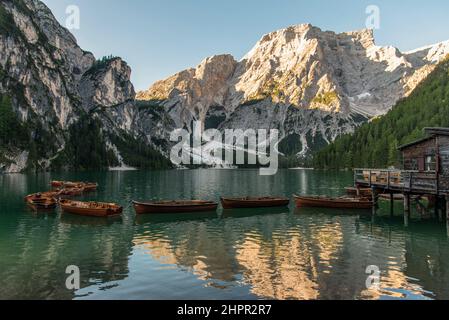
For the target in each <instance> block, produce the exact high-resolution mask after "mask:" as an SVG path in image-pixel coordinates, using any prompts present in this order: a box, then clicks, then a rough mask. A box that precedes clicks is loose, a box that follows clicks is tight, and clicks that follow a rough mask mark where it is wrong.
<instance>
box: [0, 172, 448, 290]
mask: <svg viewBox="0 0 449 320" xmlns="http://www.w3.org/2000/svg"><path fill="white" fill-rule="evenodd" d="M56 178H57V179H66V180H90V181H93V180H95V181H98V182H99V183H100V186H101V188H100V189H99V191H98V192H97V193H94V194H91V195H88V196H86V199H93V200H99V201H102V200H108V201H111V200H114V201H117V202H119V203H120V204H122V205H123V206H125V212H124V215H123V216H122V217H121V218H118V219H113V220H102V219H89V218H82V217H77V216H71V215H66V214H63V213H61V212H56V213H53V214H52V213H49V214H42V215H35V214H33V213H31V212H29V211H28V210H27V209H26V208H25V207H24V204H23V196H24V195H25V194H27V193H31V192H35V191H38V190H42V189H45V188H46V186H48V182H49V181H50V180H51V179H56ZM351 180H352V175H351V173H345V172H333V173H331V172H318V171H292V170H283V171H280V172H279V174H278V175H277V176H275V177H260V176H259V175H258V171H257V170H195V171H185V170H183V171H165V172H114V173H95V174H93V173H90V174H88V173H80V174H76V173H67V174H61V175H57V176H56V175H51V176H50V175H37V176H27V175H10V176H0V183H1V185H2V186H3V188H2V191H1V193H0V201H1V203H2V210H1V212H0V257H1V260H0V298H2V299H9V298H22V299H30V298H33V299H36V298H37V299H73V298H75V299H260V298H263V299H398V298H400V299H428V298H430V299H449V289H448V284H449V279H448V272H447V270H449V266H448V264H449V250H448V249H449V245H448V243H449V241H448V237H447V233H446V229H445V226H444V225H442V224H439V223H438V222H436V221H419V220H417V219H416V218H415V219H414V221H413V222H412V223H411V225H410V226H409V227H408V228H406V227H404V225H403V219H402V216H401V214H400V210H401V204H400V203H398V204H397V208H396V209H397V210H396V211H397V213H398V214H397V217H395V218H390V217H389V215H388V214H386V212H388V209H387V208H388V203H383V204H382V207H381V210H380V212H379V216H377V217H374V218H372V216H371V215H370V213H369V212H368V213H366V212H347V211H336V210H325V209H293V206H292V207H291V208H281V209H256V210H251V209H249V210H225V211H222V210H220V211H219V212H218V213H202V214H193V215H168V216H167V215H165V216H161V215H156V216H137V217H136V216H135V214H134V212H133V210H132V208H131V206H130V205H129V202H130V200H131V199H139V200H144V199H171V198H176V199H177V198H204V199H213V200H217V199H218V197H219V196H220V195H226V196H238V195H269V194H273V195H285V196H290V195H291V194H294V193H300V194H331V195H337V194H340V193H341V192H342V190H343V188H344V187H345V186H347V185H350V184H351ZM384 207H385V208H384ZM365 213H366V214H365ZM69 265H77V266H79V268H80V271H81V287H82V288H81V289H80V290H78V291H76V292H75V293H74V292H71V291H69V290H67V289H66V288H65V281H66V278H67V274H65V269H66V267H67V266H69ZM370 265H375V266H377V267H379V269H380V271H381V285H380V289H379V290H370V289H367V287H366V281H367V278H368V276H369V274H367V273H366V268H367V267H368V266H370Z"/></svg>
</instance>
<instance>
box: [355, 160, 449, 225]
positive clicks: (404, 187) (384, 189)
mask: <svg viewBox="0 0 449 320" xmlns="http://www.w3.org/2000/svg"><path fill="white" fill-rule="evenodd" d="M354 185H355V186H356V187H357V188H360V189H362V188H371V189H372V192H373V201H374V204H375V207H377V204H378V203H377V201H378V199H379V195H380V194H389V195H390V201H391V206H390V208H391V214H392V215H393V210H394V209H393V208H394V205H393V203H394V196H395V195H396V194H401V195H403V196H404V219H405V224H406V225H408V223H409V220H410V215H411V198H412V196H418V197H424V196H426V197H428V198H429V199H432V200H433V201H432V202H433V203H432V205H433V208H434V212H435V215H436V216H437V217H438V219H439V220H440V221H443V218H444V217H446V221H447V222H449V190H448V188H447V181H441V176H440V175H438V173H437V172H436V171H435V172H429V171H427V172H420V171H410V170H385V169H355V170H354Z"/></svg>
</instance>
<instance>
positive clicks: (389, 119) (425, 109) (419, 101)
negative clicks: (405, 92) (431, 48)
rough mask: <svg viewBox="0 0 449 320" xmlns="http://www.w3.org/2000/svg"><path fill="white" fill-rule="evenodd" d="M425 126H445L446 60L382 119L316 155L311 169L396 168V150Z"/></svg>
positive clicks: (448, 120) (448, 104)
mask: <svg viewBox="0 0 449 320" xmlns="http://www.w3.org/2000/svg"><path fill="white" fill-rule="evenodd" d="M425 127H449V57H446V59H445V60H443V61H442V62H441V63H440V64H439V65H438V66H437V68H436V69H435V70H434V71H433V73H431V74H430V75H429V77H428V78H427V79H426V80H425V81H424V82H423V83H421V84H420V85H419V86H418V87H417V88H416V89H415V90H414V92H413V93H412V94H411V95H410V96H409V97H407V98H405V99H403V100H401V101H399V102H398V103H397V105H396V106H395V107H394V108H393V109H392V110H391V111H390V112H389V113H387V114H386V115H385V116H382V117H379V118H376V119H374V120H372V121H371V122H370V123H367V124H365V125H363V126H361V127H360V128H358V129H356V131H355V133H354V134H348V135H344V136H341V137H340V138H338V139H337V140H336V141H335V142H334V143H332V144H330V145H329V146H327V147H326V148H324V149H322V150H321V151H319V152H317V153H316V154H315V155H314V156H313V166H314V167H316V168H326V169H343V168H355V167H373V168H384V167H389V166H400V162H401V161H400V153H399V152H398V150H397V147H398V146H400V145H402V144H405V143H408V142H411V141H413V140H416V139H418V138H421V137H423V135H424V132H423V129H424V128H425Z"/></svg>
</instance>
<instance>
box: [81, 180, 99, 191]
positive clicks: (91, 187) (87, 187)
mask: <svg viewBox="0 0 449 320" xmlns="http://www.w3.org/2000/svg"><path fill="white" fill-rule="evenodd" d="M97 188H98V183H94V182H85V183H83V189H84V192H91V191H96V190H97Z"/></svg>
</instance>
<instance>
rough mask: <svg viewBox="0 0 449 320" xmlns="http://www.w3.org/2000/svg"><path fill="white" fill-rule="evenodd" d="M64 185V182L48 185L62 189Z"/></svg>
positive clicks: (53, 182)
mask: <svg viewBox="0 0 449 320" xmlns="http://www.w3.org/2000/svg"><path fill="white" fill-rule="evenodd" d="M64 183H65V182H64V181H52V182H51V183H50V184H51V186H52V187H53V188H62V187H63V186H64Z"/></svg>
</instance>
